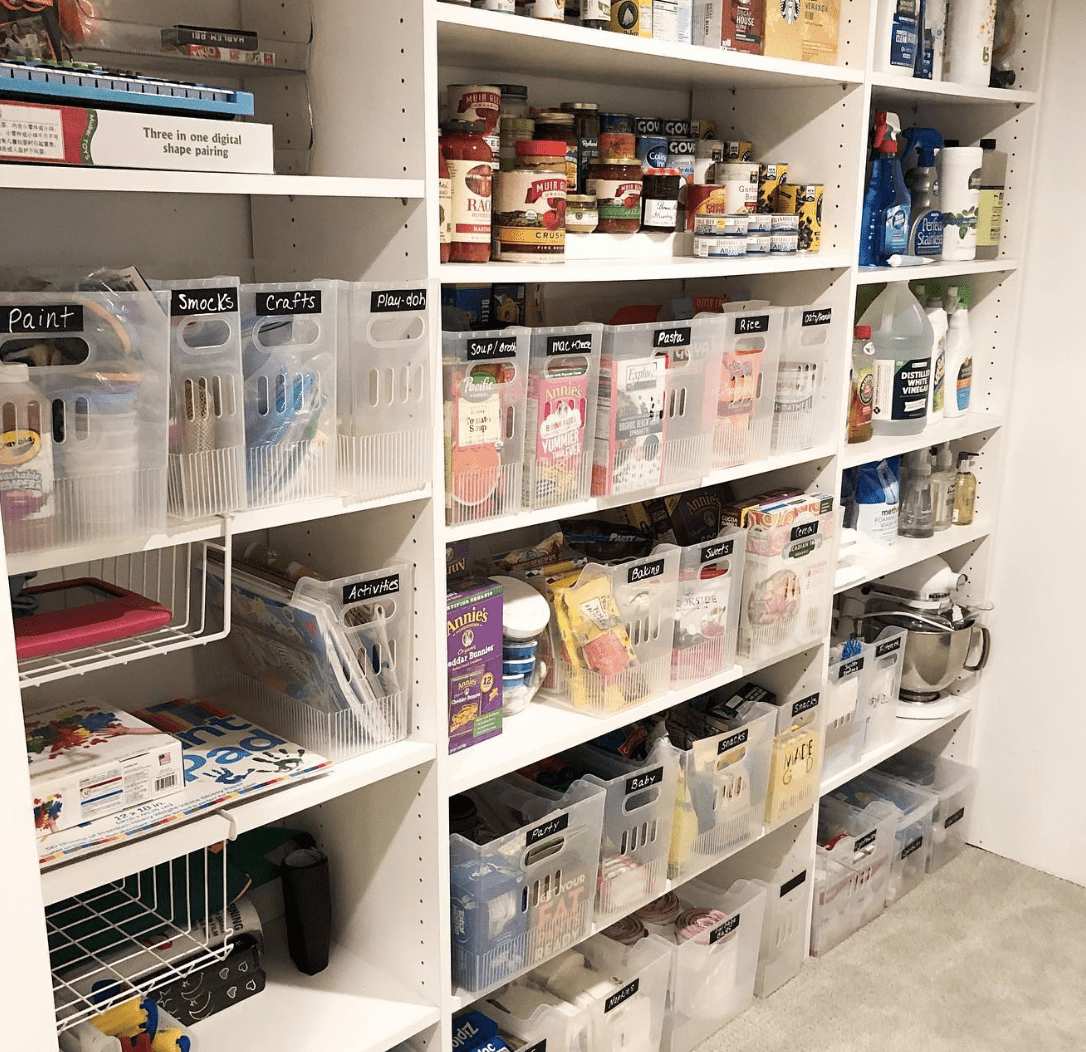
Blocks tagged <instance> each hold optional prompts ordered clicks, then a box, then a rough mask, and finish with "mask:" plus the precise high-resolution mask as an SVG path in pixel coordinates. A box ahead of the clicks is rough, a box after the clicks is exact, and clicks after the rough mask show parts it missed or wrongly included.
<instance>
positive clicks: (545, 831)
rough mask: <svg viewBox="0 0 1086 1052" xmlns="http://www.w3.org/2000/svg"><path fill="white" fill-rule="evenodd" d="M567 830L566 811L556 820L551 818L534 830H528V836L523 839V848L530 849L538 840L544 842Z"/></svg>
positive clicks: (567, 818) (567, 815)
mask: <svg viewBox="0 0 1086 1052" xmlns="http://www.w3.org/2000/svg"><path fill="white" fill-rule="evenodd" d="M568 828H569V812H568V811H567V812H566V813H565V814H562V815H559V816H558V817H557V818H552V819H551V820H550V821H549V822H543V823H541V824H540V825H537V826H536V827H535V828H534V829H529V830H528V835H527V836H526V837H525V838H524V846H525V847H531V846H532V845H533V844H538V843H539V842H540V840H546V839H547V837H549V836H554V834H555V833H561V832H562V830H563V829H568Z"/></svg>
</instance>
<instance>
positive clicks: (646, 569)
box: [626, 559, 664, 584]
mask: <svg viewBox="0 0 1086 1052" xmlns="http://www.w3.org/2000/svg"><path fill="white" fill-rule="evenodd" d="M663 572H664V560H663V559H657V560H655V562H651V563H642V564H641V565H640V566H631V567H630V568H629V570H627V571H626V583H627V584H637V582H638V581H649V580H652V578H654V577H660V576H662V575H663Z"/></svg>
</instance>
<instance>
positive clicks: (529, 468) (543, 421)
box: [524, 324, 603, 509]
mask: <svg viewBox="0 0 1086 1052" xmlns="http://www.w3.org/2000/svg"><path fill="white" fill-rule="evenodd" d="M602 338H603V326H602V325H591V324H583V325H573V326H569V327H565V328H549V329H533V330H532V342H531V356H530V360H529V368H528V408H527V423H526V424H525V429H524V430H525V443H526V448H525V454H526V455H525V465H524V507H526V508H532V509H540V508H554V507H557V506H559V505H561V504H571V503H573V502H574V501H579V500H584V499H585V498H587V497H588V495H589V492H590V491H591V488H592V453H593V448H594V445H595V437H596V395H597V391H598V387H599V369H600V344H601V341H602Z"/></svg>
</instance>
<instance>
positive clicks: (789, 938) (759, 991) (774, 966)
mask: <svg viewBox="0 0 1086 1052" xmlns="http://www.w3.org/2000/svg"><path fill="white" fill-rule="evenodd" d="M812 870H813V862H812V863H811V864H809V865H807V866H805V867H803V868H802V869H800V870H798V871H795V867H791V868H790V869H788V870H787V874H788V875H787V877H786V878H784V879H782V877H781V873H780V872H778V873H775V874H773V876H772V878H771V879H769V880H768V881H767V884H768V888H767V891H766V909H765V921H764V922H763V924H762V947H761V951H760V952H759V955H758V972H757V975H756V977H755V980H754V993H755V994H756V995H757V996H758V997H768V996H769V995H770V994H772V993H774V992H775V991H777V990H779V989H780V988H781V987H782V986H784V984H785V983H787V982H788V981H789V980H791V979H794V978H795V977H796V976H797V975H799V970H800V969H801V968H802V967H803V961H804V959H805V958H806V956H807V896H808V895H809V894H810V877H811V872H812ZM755 875H756V876H757V874H755Z"/></svg>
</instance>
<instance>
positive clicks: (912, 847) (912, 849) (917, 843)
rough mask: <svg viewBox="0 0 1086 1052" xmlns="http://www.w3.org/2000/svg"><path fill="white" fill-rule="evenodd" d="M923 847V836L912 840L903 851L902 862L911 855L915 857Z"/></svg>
mask: <svg viewBox="0 0 1086 1052" xmlns="http://www.w3.org/2000/svg"><path fill="white" fill-rule="evenodd" d="M923 846H924V838H923V837H922V836H918V837H917V838H916V839H915V840H910V841H909V842H908V843H907V844H906V845H905V846H904V847H903V848H902V849H901V858H902V860H904V859H907V858H908V857H909V856H910V855H915V854H916V852H917V851H919V850H920V849H921V848H922V847H923Z"/></svg>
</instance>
